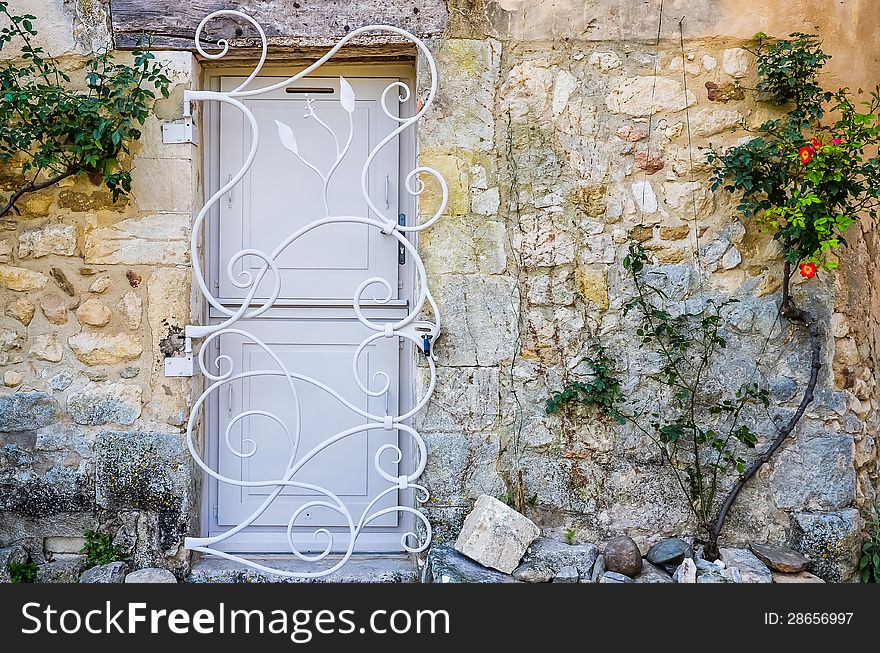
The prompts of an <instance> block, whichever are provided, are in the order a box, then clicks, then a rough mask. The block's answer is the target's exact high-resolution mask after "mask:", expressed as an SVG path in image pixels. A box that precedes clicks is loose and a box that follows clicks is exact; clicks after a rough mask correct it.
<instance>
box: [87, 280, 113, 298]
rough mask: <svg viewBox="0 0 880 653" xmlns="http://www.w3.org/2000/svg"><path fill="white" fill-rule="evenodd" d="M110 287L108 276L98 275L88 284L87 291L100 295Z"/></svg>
mask: <svg viewBox="0 0 880 653" xmlns="http://www.w3.org/2000/svg"><path fill="white" fill-rule="evenodd" d="M109 287H110V277H98V278H97V279H95V280H94V281H93V282H92V284H91V285H90V286H89V292H93V293H95V294H96V295H100V294H101V293H103V292H105V291H106V290H107V289H108V288H109Z"/></svg>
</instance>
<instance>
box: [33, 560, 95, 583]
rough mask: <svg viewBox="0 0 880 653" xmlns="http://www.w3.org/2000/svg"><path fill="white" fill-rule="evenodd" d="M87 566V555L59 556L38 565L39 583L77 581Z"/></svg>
mask: <svg viewBox="0 0 880 653" xmlns="http://www.w3.org/2000/svg"><path fill="white" fill-rule="evenodd" d="M85 568H86V558H85V556H80V555H74V556H65V557H63V558H62V557H59V558H57V559H55V560H53V561H52V562H46V563H44V564H42V565H39V566H37V582H38V583H76V582H78V581H79V577H80V574H82V573H83V570H84V569H85Z"/></svg>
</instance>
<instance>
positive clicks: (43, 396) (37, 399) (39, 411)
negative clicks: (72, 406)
mask: <svg viewBox="0 0 880 653" xmlns="http://www.w3.org/2000/svg"><path fill="white" fill-rule="evenodd" d="M60 408H61V407H60V406H59V405H58V402H57V401H55V400H54V399H52V397H50V396H49V395H48V394H47V393H45V392H39V391H34V392H15V393H13V394H5V395H0V432H2V433H9V432H14V431H32V430H34V429H39V428H42V427H44V426H48V425H49V424H51V423H53V422H54V421H55V420H56V419H57V418H58V415H59V412H60Z"/></svg>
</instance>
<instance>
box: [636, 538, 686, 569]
mask: <svg viewBox="0 0 880 653" xmlns="http://www.w3.org/2000/svg"><path fill="white" fill-rule="evenodd" d="M685 556H687V557H692V556H693V552H692V551H691V545H690V544H688V543H687V542H685V541H684V540H682V539H681V538H678V537H670V538H668V539H665V540H661V541H659V542H657V544H655V545H654V546H652V547H651V549H650V550H649V551H648V555H646V556H645V557H646V558H647V559H648V560H649V561H650V562H653V563H654V564H655V565H666V564H675V565H676V566H677V565H678V563H680V562H681V561H682V560H683V559H684V557H685Z"/></svg>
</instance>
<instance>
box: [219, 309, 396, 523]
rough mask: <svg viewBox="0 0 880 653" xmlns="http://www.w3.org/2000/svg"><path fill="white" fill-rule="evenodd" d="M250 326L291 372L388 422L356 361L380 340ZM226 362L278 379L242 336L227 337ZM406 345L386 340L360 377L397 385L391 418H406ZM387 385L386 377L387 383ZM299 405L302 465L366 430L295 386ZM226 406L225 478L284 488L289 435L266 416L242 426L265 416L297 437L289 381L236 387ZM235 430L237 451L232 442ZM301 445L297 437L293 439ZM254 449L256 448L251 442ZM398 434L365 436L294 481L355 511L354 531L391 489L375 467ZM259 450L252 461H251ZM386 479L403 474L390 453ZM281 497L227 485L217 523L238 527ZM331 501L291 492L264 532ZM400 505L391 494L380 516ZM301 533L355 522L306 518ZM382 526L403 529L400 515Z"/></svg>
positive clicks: (306, 328)
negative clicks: (401, 405)
mask: <svg viewBox="0 0 880 653" xmlns="http://www.w3.org/2000/svg"><path fill="white" fill-rule="evenodd" d="M241 324H242V326H243V328H244V329H245V330H247V331H248V332H249V333H252V334H253V335H254V336H255V337H257V338H259V339H260V340H262V341H263V342H264V343H265V344H267V345H268V346H269V347H270V348H271V349H272V351H273V352H274V353H275V354H276V355H277V356H278V357H279V358H280V359H281V361H282V362H283V363H284V365H285V366H286V367H287V369H288V371H290V372H292V373H298V374H302V375H305V376H308V377H311V378H313V379H315V380H317V381H319V382H321V383H324V384H326V385H327V386H329V387H331V388H333V389H334V390H335V391H336V392H338V393H339V394H340V395H342V396H343V397H344V398H345V399H347V400H348V401H350V402H351V403H352V404H354V405H356V406H358V407H359V408H361V409H362V410H364V411H367V412H370V413H372V414H374V415H379V416H383V415H385V412H386V407H385V406H386V403H385V402H386V400H385V398H384V397H368V396H367V395H365V394H364V393H363V392H362V391H361V390H360V388H359V387H358V386H357V383H356V381H355V379H354V375H353V371H352V357H353V355H354V352H355V350H356V349H357V347H358V345H359V344H360V342H361V341H362V340H363V339H364V338H365V337H366V336H368V335H369V334H370V333H371V332H370V331H369V330H368V329H366V328H365V327H364V326H363V325H361V324H360V323H358V322H356V321H352V320H250V321H243V322H242V323H241ZM220 340H221V345H220V351H221V354H224V355H227V356H229V357H230V358H231V360H232V364H233V366H234V369H235V370H236V371H239V370H243V371H256V370H275V369H277V365H276V364H275V362H274V361H273V360H272V359H271V358H270V356H269V355H268V354H267V353H266V352H265V351H264V350H262V349H261V348H260V347H258V346H257V345H256V344H255V343H253V342H252V341H249V340H248V339H247V338H245V337H243V336H240V335H238V334H227V335H223V336H221V339H220ZM398 351H399V350H398V344H397V339H396V338H379V339H377V340H375V341H374V342H373V343H372V344H370V345H368V346H367V347H366V348H365V350H364V352H363V353H362V355H361V357H360V359H359V364H358V371H359V373H360V375H361V379H362V380H363V381H364V382H366V381H369V380H370V379H372V378H373V375H374V374H376V373H377V372H382V373H384V374H387V375H388V376H389V377H390V379H391V387H390V389H389V392H388V410H389V411H390V412H389V414H397V408H398V407H397V401H398V387H397V376H398V374H397V369H398ZM380 376H381V375H380ZM382 382H383V381H382V379H381V378H379V379H377V380H375V381H373V385H372V387H373V388H378V387H381V385H380V384H381V383H382ZM294 387H295V388H296V391H297V394H298V396H299V405H300V410H301V414H300V419H301V424H302V430H301V435H300V444H299V447H298V450H297V452H296V460H297V461H298V460H301V459H303V457H304V456H305V454H306V453H307V452H309V451H310V450H312V449H313V447H316V446H318V445H320V444H321V443H322V442H324V441H325V440H327V439H328V438H331V437H332V436H333V435H334V434H336V433H339V432H341V431H343V430H345V429H347V428H350V427H353V426H356V425H359V424H364V423H365V422H366V420H365V418H364V417H363V416H361V415H358V414H357V413H355V412H354V411H352V410H351V409H349V408H348V407H346V406H345V405H343V404H341V403H340V402H339V401H338V400H337V399H336V398H334V397H332V396H331V395H329V394H328V393H327V392H325V391H323V390H320V389H318V388H316V387H315V386H313V385H311V384H309V383H307V382H305V381H301V380H296V381H295V382H294ZM218 396H219V397H220V419H219V435H220V449H219V471H220V473H221V474H223V475H225V476H229V477H232V478H241V479H243V480H246V481H254V480H268V479H279V478H282V477H283V475H284V473H285V470H286V469H287V467H288V462H289V460H290V456H291V444H290V441H289V439H288V438H287V436H286V434H285V431H284V429H283V428H282V427H281V426H280V425H279V424H278V423H276V422H274V421H272V420H271V418H268V417H266V416H264V415H254V416H252V417H249V418H245V419H242V420H236V416H238V415H240V414H241V413H243V412H246V411H266V412H269V413H272V414H274V415H276V416H277V417H278V418H280V420H281V421H282V422H283V423H284V424H287V425H289V428H290V429H291V431H292V430H293V424H294V421H295V418H296V404H295V402H294V401H293V399H292V393H291V391H290V387H289V385H288V384H287V382H286V381H285V379H284V377H282V376H254V377H250V378H246V379H241V380H238V381H235V382H232V383H229V384H227V386H226V387H225V388H224V389H223V391H221V392H220V393H219V395H218ZM230 423H232V427H231V428H230V429H229V444H230V445H231V446H232V448H234V449H235V450H236V451H238V452H240V453H242V454H245V456H244V457H239V456H237V455H235V454H234V453H233V452H232V451H231V450H230V448H229V447H228V446H226V441H225V434H226V433H227V428H228V427H229V425H230ZM291 435H292V436H293V435H294V434H293V433H291ZM248 440H251V441H252V442H253V443H254V444H251V443H250V442H248ZM397 442H398V433H397V431H396V430H390V431H386V430H385V429H381V428H380V429H375V430H370V431H366V432H359V433H356V434H354V435H351V436H349V437H347V438H345V439H343V440H340V441H338V442H335V443H334V444H332V445H330V446H329V447H327V448H326V449H324V450H323V451H321V453H320V454H318V455H316V456H315V457H314V458H312V459H311V460H310V461H309V462H307V463H306V464H305V465H304V466H303V467H302V469H301V471H300V472H298V473H297V474H296V475H295V477H294V478H295V480H297V481H301V482H304V483H310V484H314V485H318V486H321V487H324V488H327V489H329V490H331V491H332V492H333V493H334V494H336V495H337V496H339V497H340V499H342V500H343V501H344V503H345V504H346V506H348V508H349V510H350V511H351V513H352V515H353V518H354V520H355V521H357V519H358V518H359V517H360V515H361V513H362V512H363V510H364V508H365V507H366V505H367V504H368V503H369V502H370V500H371V499H372V498H373V497H374V496H375V495H376V494H378V493H379V492H380V491H381V490H382V489H385V488H387V487H388V483H387V481H384V480H383V479H381V477H380V476H379V474H378V473H377V472H376V470H375V465H374V462H373V461H374V457H375V455H376V452H377V450H378V448H379V447H381V446H382V445H384V444H397ZM254 446H255V449H254ZM254 450H255V453H253V455H248V454H251V452H252V451H254ZM383 462H384V464H383V469H384V470H385V471H386V472H387V473H389V474H391V475H394V476H396V474H397V471H396V465H394V464H393V456H392V455H391V453H390V452H389V453H386V454H384V455H383ZM272 489H273V488H272V487H237V486H231V485H228V484H222V483H221V484H220V494H219V507H218V513H217V522H218V525H219V526H234V525H236V524H238V523H239V522H241V521H242V520H243V519H244V518H246V517H247V516H248V515H249V514H250V513H251V512H252V511H253V510H254V509H255V508H257V507H258V506H259V505H260V504H261V503H262V502H263V501H264V500H265V498H266V497H267V496H268V495H269V493H270V492H271V491H272ZM318 498H319V499H326V497H325V496H321V495H318V494H316V493H315V492H313V491H310V490H305V489H301V488H286V489H285V490H284V491H283V492H282V493H281V495H280V496H279V497H277V498H276V499H275V501H274V502H273V503H272V504H271V506H270V507H269V508H268V509H267V510H266V512H264V513H263V515H262V516H261V517H260V518H259V519H258V520H257V521H256V522H255V524H256V525H257V526H274V527H284V528H286V527H287V524H288V520H289V519H290V517H291V515H292V514H293V512H294V511H295V510H296V509H297V508H298V507H299V506H301V505H303V503H305V502H307V501H309V500H314V499H318ZM396 502H397V494H396V493H390V494H389V495H388V496H387V497H385V500H383V501H382V502H380V503H379V504H377V505H376V506H375V508H374V509H380V508H383V507H390V506H393V505H395V504H396ZM296 523H297V526H298V527H302V529H304V530H309V531H313V530H314V529H315V528H317V527H343V526H346V524H347V522H346V520H345V519H344V518H343V517H342V516H341V515H339V514H338V513H337V512H335V511H332V510H329V509H326V508H314V509H311V510H309V511H308V512H306V513H303V514H302V515H301V516H300V518H299V519H298V520H297V522H296ZM372 524H373V525H374V526H386V527H387V526H395V525H396V524H397V514H396V513H389V514H388V515H385V516H383V517H382V518H380V519H377V520H375V521H374V522H372Z"/></svg>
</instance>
